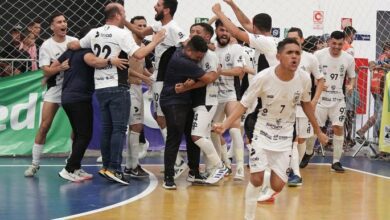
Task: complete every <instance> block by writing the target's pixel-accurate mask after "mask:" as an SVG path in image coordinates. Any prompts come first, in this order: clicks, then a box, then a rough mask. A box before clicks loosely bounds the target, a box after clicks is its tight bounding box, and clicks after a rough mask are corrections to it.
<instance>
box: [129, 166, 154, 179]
mask: <svg viewBox="0 0 390 220" xmlns="http://www.w3.org/2000/svg"><path fill="white" fill-rule="evenodd" d="M123 174H125V175H130V176H131V177H136V178H143V177H148V176H149V173H147V172H146V171H145V170H144V169H142V167H141V166H140V165H139V164H138V165H137V167H136V168H134V169H131V168H130V169H128V168H127V167H125V170H124V171H123Z"/></svg>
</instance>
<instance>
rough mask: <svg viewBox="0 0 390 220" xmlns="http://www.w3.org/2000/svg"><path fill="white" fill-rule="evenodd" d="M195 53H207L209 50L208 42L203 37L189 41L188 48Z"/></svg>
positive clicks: (195, 37)
mask: <svg viewBox="0 0 390 220" xmlns="http://www.w3.org/2000/svg"><path fill="white" fill-rule="evenodd" d="M186 47H189V48H190V49H191V50H193V51H197V52H202V53H206V52H207V50H208V47H207V42H206V41H205V40H204V39H203V37H201V36H197V35H195V36H193V37H192V38H191V40H189V41H188V43H187V46H186Z"/></svg>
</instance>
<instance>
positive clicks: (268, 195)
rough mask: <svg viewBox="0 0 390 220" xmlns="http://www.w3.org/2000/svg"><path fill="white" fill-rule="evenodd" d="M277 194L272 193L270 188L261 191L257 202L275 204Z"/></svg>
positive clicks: (266, 187)
mask: <svg viewBox="0 0 390 220" xmlns="http://www.w3.org/2000/svg"><path fill="white" fill-rule="evenodd" d="M276 194H277V193H274V192H272V190H270V188H269V187H268V186H265V187H263V188H262V189H261V192H260V195H259V198H258V199H257V202H259V203H273V202H275V196H276Z"/></svg>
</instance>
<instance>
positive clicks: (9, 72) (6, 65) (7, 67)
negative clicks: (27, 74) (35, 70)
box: [0, 58, 38, 77]
mask: <svg viewBox="0 0 390 220" xmlns="http://www.w3.org/2000/svg"><path fill="white" fill-rule="evenodd" d="M16 62H18V63H24V64H25V67H26V71H31V66H32V63H33V62H38V61H37V60H35V59H11V58H0V72H1V73H0V76H1V77H4V76H14V75H17V74H20V73H23V72H18V71H16V70H18V69H17V68H15V63H16Z"/></svg>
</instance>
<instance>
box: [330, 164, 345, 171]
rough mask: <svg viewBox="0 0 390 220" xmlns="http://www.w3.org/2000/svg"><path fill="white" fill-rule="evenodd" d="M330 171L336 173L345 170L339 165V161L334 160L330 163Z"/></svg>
mask: <svg viewBox="0 0 390 220" xmlns="http://www.w3.org/2000/svg"><path fill="white" fill-rule="evenodd" d="M331 170H332V171H335V172H337V173H344V172H345V170H344V168H343V167H342V166H341V163H340V162H336V163H334V164H332V168H331Z"/></svg>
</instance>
